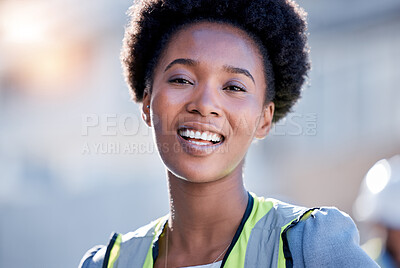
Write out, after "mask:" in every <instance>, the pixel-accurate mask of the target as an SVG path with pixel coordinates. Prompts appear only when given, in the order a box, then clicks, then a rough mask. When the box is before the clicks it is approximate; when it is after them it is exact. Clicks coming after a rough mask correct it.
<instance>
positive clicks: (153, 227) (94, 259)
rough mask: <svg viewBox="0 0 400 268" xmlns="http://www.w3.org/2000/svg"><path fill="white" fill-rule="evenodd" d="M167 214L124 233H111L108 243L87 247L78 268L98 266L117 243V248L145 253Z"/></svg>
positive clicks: (95, 267)
mask: <svg viewBox="0 0 400 268" xmlns="http://www.w3.org/2000/svg"><path fill="white" fill-rule="evenodd" d="M166 218H167V216H164V217H161V218H158V219H157V220H155V221H152V222H150V223H149V224H147V225H144V226H142V227H140V228H138V229H137V230H135V231H133V232H129V233H126V234H118V233H113V234H112V235H111V238H110V239H109V242H108V245H107V246H105V245H99V246H95V247H93V248H91V249H89V250H88V251H87V252H86V253H85V255H84V256H83V258H82V260H81V262H80V264H79V268H100V267H102V265H103V262H104V260H105V259H107V258H108V257H109V256H108V255H109V254H110V252H111V249H112V248H113V247H114V245H115V244H116V243H117V244H118V248H119V249H118V250H121V251H124V250H126V249H127V250H129V251H130V252H135V253H136V254H139V253H140V251H144V252H143V254H142V255H144V254H146V253H147V251H148V248H149V246H150V244H151V242H152V240H153V238H154V236H155V235H156V233H157V231H158V230H159V229H160V227H162V226H163V224H164V223H165V221H166Z"/></svg>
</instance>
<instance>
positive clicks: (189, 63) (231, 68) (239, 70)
mask: <svg viewBox="0 0 400 268" xmlns="http://www.w3.org/2000/svg"><path fill="white" fill-rule="evenodd" d="M175 64H182V65H187V66H196V65H198V64H199V62H198V61H196V60H192V59H186V58H179V59H175V60H173V61H172V62H171V63H170V64H168V66H167V67H165V70H164V72H166V71H167V70H168V69H170V68H171V67H172V66H174V65H175ZM223 69H224V70H225V71H226V72H229V73H233V74H243V75H245V76H247V77H249V78H250V79H251V80H252V81H253V83H254V84H255V83H256V82H255V80H254V77H253V76H252V75H251V73H250V72H249V71H248V70H246V69H243V68H239V67H234V66H231V65H224V66H223Z"/></svg>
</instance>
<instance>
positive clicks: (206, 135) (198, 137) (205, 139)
mask: <svg viewBox="0 0 400 268" xmlns="http://www.w3.org/2000/svg"><path fill="white" fill-rule="evenodd" d="M178 134H179V136H181V137H182V138H183V139H185V140H187V141H188V142H190V143H193V144H196V145H200V146H207V145H208V146H209V145H215V144H219V143H221V142H223V140H224V136H222V135H220V134H218V133H214V132H210V131H199V130H195V129H188V128H181V129H179V130H178Z"/></svg>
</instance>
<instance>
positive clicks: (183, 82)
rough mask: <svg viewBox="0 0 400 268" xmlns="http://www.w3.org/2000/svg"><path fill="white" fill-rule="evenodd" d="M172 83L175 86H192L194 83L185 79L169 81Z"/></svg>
mask: <svg viewBox="0 0 400 268" xmlns="http://www.w3.org/2000/svg"><path fill="white" fill-rule="evenodd" d="M169 82H170V83H175V84H183V85H185V84H186V85H192V82H190V81H188V80H186V79H184V78H174V79H171V80H169Z"/></svg>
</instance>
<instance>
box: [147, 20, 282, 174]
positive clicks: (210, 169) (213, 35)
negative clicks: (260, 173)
mask: <svg viewBox="0 0 400 268" xmlns="http://www.w3.org/2000/svg"><path fill="white" fill-rule="evenodd" d="M265 90H266V81H265V77H264V69H263V64H262V57H261V55H260V53H259V51H258V48H257V46H256V45H255V43H254V42H253V41H252V40H251V39H250V38H249V37H248V36H247V34H246V33H245V32H243V31H242V30H240V29H238V28H235V27H233V26H230V25H227V24H220V23H210V22H201V23H196V24H193V25H190V26H187V27H186V28H183V29H182V30H180V31H178V32H177V33H175V34H174V35H173V37H172V38H171V41H170V42H169V44H168V45H167V46H166V48H165V50H164V52H163V54H162V56H161V58H160V60H159V62H158V64H157V66H156V68H155V70H154V74H153V84H152V91H151V93H145V95H144V101H143V116H144V118H145V121H146V122H147V124H148V125H149V126H152V127H153V128H154V134H155V140H156V143H157V147H158V149H159V153H160V156H161V158H162V160H163V162H164V164H165V165H166V167H167V169H168V170H169V171H170V172H172V173H173V174H174V175H176V176H177V177H179V178H182V179H185V180H188V181H191V182H210V181H216V180H218V179H221V178H224V177H226V176H228V175H230V174H237V175H240V176H241V173H242V165H243V159H244V157H245V154H246V152H247V149H248V148H249V146H250V144H251V142H252V141H253V139H254V138H255V137H257V138H263V137H265V136H266V135H267V134H268V131H269V129H270V126H271V121H272V116H273V109H274V106H273V103H269V104H267V105H266V104H265V100H264V96H265ZM147 105H150V109H148V108H147Z"/></svg>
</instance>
